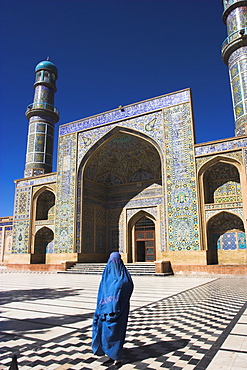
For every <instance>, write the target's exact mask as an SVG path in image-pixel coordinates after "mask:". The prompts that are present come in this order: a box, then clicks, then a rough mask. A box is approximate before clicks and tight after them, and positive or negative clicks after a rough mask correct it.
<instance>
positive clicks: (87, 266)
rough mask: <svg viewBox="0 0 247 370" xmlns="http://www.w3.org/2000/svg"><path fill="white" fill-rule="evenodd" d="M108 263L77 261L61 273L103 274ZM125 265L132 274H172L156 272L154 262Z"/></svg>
mask: <svg viewBox="0 0 247 370" xmlns="http://www.w3.org/2000/svg"><path fill="white" fill-rule="evenodd" d="M105 266H106V264H105V263H80V262H78V263H75V265H73V266H72V267H70V268H69V269H67V271H59V273H63V272H64V273H67V274H88V275H90V274H91V275H101V274H102V272H103V270H104V268H105ZM125 266H126V267H127V269H128V271H129V272H130V274H131V275H148V276H156V275H162V276H164V275H170V273H166V274H156V273H155V265H154V264H153V263H146V262H143V263H126V264H125Z"/></svg>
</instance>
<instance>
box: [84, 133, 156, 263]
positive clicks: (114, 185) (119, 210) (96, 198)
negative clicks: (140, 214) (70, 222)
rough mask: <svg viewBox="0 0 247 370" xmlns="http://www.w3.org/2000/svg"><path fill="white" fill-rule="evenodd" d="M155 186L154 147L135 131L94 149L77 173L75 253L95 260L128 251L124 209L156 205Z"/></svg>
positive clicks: (116, 136)
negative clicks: (88, 255) (76, 246)
mask: <svg viewBox="0 0 247 370" xmlns="http://www.w3.org/2000/svg"><path fill="white" fill-rule="evenodd" d="M161 187H162V179H161V160H160V156H159V153H158V150H157V149H156V147H155V146H154V145H153V144H152V143H151V142H150V141H148V140H146V139H145V138H143V137H140V136H139V135H137V133H135V134H132V132H131V133H129V132H123V131H120V130H119V131H117V132H114V134H113V135H111V136H109V138H107V139H106V140H105V141H104V142H103V143H102V145H97V147H95V150H94V151H93V152H92V153H91V155H90V156H89V157H88V160H87V162H86V163H85V165H84V167H83V166H81V170H80V171H79V174H78V189H79V191H78V204H79V205H80V206H79V207H78V217H77V219H78V220H79V222H78V223H77V225H81V226H80V228H79V227H77V245H79V249H77V251H80V252H81V253H83V254H91V255H93V256H92V257H95V258H96V255H98V256H99V255H102V256H105V257H104V258H107V256H108V255H109V253H110V252H112V251H120V252H121V253H123V251H124V250H125V252H126V253H128V251H129V250H130V249H129V248H128V246H127V245H126V243H127V239H128V236H127V234H128V228H127V222H128V221H127V218H126V212H124V210H125V209H127V208H128V210H129V209H131V210H133V211H134V209H136V208H137V209H138V208H139V209H141V208H142V207H147V206H152V205H153V203H154V202H156V203H157V198H155V196H156V197H158V196H161V195H160V194H161ZM156 203H155V204H156ZM102 259H103V257H102ZM96 260H97V258H96ZM98 260H100V259H98Z"/></svg>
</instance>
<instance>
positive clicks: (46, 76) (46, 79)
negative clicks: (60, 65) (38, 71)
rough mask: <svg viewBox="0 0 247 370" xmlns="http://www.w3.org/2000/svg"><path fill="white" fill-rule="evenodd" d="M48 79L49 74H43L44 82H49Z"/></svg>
mask: <svg viewBox="0 0 247 370" xmlns="http://www.w3.org/2000/svg"><path fill="white" fill-rule="evenodd" d="M49 78H50V73H49V72H47V71H45V73H44V81H49Z"/></svg>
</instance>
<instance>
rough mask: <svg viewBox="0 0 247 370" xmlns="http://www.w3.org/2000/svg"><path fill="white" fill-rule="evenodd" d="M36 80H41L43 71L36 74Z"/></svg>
mask: <svg viewBox="0 0 247 370" xmlns="http://www.w3.org/2000/svg"><path fill="white" fill-rule="evenodd" d="M36 81H41V72H38V73H37V74H36Z"/></svg>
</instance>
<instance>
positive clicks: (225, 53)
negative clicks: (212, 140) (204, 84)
mask: <svg viewBox="0 0 247 370" xmlns="http://www.w3.org/2000/svg"><path fill="white" fill-rule="evenodd" d="M223 6H224V13H223V21H224V23H225V24H226V26H227V33H228V37H227V38H226V40H225V41H224V42H223V45H222V59H223V61H224V62H225V63H226V65H227V66H228V68H229V74H230V82H231V90H232V101H233V111H234V117H235V135H236V136H241V135H246V134H247V1H243V0H223Z"/></svg>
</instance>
